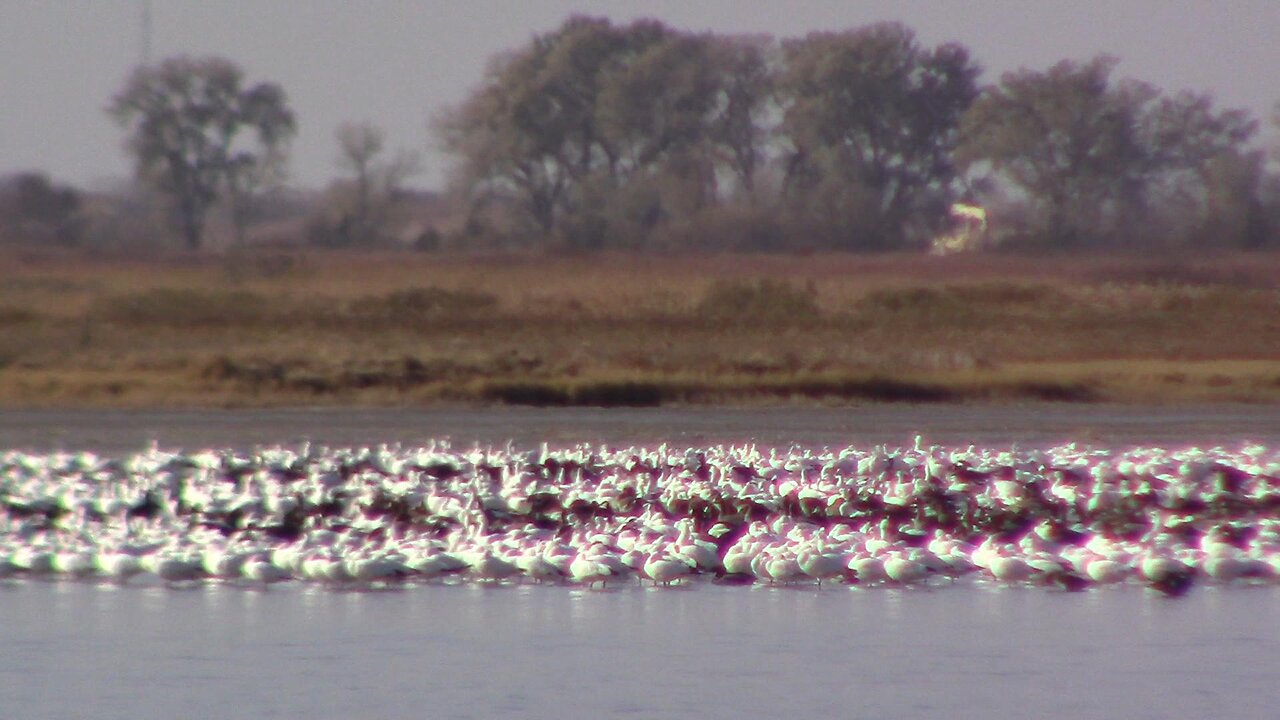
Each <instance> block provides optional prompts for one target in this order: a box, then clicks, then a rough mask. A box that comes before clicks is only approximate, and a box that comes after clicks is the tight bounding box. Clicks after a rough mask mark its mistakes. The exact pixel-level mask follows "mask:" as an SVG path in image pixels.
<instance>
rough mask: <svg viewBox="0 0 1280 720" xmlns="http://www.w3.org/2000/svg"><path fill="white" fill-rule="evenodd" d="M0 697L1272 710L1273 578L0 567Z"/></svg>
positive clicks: (170, 702) (846, 712) (1014, 712)
mask: <svg viewBox="0 0 1280 720" xmlns="http://www.w3.org/2000/svg"><path fill="white" fill-rule="evenodd" d="M0 603H3V605H4V614H3V625H2V627H3V629H2V630H0V698H4V705H5V712H4V715H5V716H6V717H20V718H32V719H34V718H67V717H85V716H87V715H86V714H87V713H89V712H90V710H91V714H92V716H93V717H95V718H99V719H102V720H106V719H109V718H122V719H123V718H129V719H130V720H149V719H151V718H156V719H157V720H159V719H161V718H165V719H168V718H175V717H211V716H214V715H217V716H221V717H264V718H267V717H307V718H312V719H315V720H319V719H322V718H334V719H335V720H337V719H345V718H426V717H432V718H491V717H522V718H597V717H607V716H629V717H663V718H691V719H692V718H697V719H699V720H715V719H717V718H724V719H726V720H729V719H737V718H743V717H842V718H845V717H847V718H928V717H941V716H946V717H949V718H957V719H963V718H991V717H1043V718H1080V717H1123V718H1164V719H1169V718H1175V719H1176V718H1206V717H1232V718H1271V717H1275V714H1274V713H1275V708H1274V703H1275V699H1276V693H1275V667H1274V660H1275V658H1276V657H1278V656H1280V630H1277V628H1278V627H1280V588H1275V587H1262V588H1237V589H1221V588H1209V587H1206V588H1198V589H1197V590H1196V591H1195V592H1193V593H1192V594H1191V595H1189V596H1188V597H1185V598H1182V599H1179V600H1176V601H1171V600H1169V599H1166V598H1163V597H1159V596H1156V595H1154V594H1151V593H1148V592H1145V591H1143V590H1140V589H1137V588H1132V587H1129V588H1113V589H1105V590H1096V591H1092V592H1088V593H1076V594H1068V593H1055V592H1049V591H1046V590H1044V589H1040V588H1025V589H1024V588H999V589H997V588H989V587H983V586H981V585H973V586H968V587H957V588H945V589H941V590H856V589H848V588H843V587H841V588H830V589H823V590H814V589H773V588H742V587H721V586H713V585H705V584H704V585H698V586H697V587H696V588H693V589H686V590H669V591H667V590H656V591H655V590H651V589H641V588H638V587H634V586H631V587H628V588H624V589H621V590H616V591H605V592H600V591H583V590H573V589H566V588H563V587H535V586H521V587H481V586H474V585H473V586H456V587H446V586H425V587H416V588H410V589H406V590H403V591H380V592H332V591H325V590H321V589H316V588H312V587H303V586H297V585H291V586H278V587H275V588H272V589H271V590H269V591H260V590H247V589H244V588H232V587H221V586H207V587H203V588H198V589H192V590H169V589H163V588H158V587H150V588H143V587H137V588H133V587H125V588H113V587H108V586H95V585H91V584H84V583H74V582H64V583H48V582H25V583H17V584H11V585H8V586H5V587H3V588H0Z"/></svg>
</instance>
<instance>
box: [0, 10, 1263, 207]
mask: <svg viewBox="0 0 1280 720" xmlns="http://www.w3.org/2000/svg"><path fill="white" fill-rule="evenodd" d="M142 8H143V0H129V1H119V0H104V1H102V2H69V1H64V0H0V52H2V53H3V55H0V174H7V173H9V172H13V171H17V170H23V169H43V170H46V171H48V172H49V173H50V174H51V175H52V176H53V177H54V178H55V179H57V180H63V181H70V182H73V183H91V182H95V181H98V180H103V179H107V178H111V177H118V176H124V175H127V174H128V173H129V171H130V170H129V168H130V165H129V162H128V160H127V158H126V157H125V156H124V154H123V152H122V150H121V147H122V144H121V132H120V130H119V128H117V127H116V126H115V125H113V124H112V122H111V121H110V120H109V119H108V118H107V117H106V115H105V114H104V113H103V111H102V108H103V107H105V106H106V104H107V102H108V100H109V98H110V97H111V95H112V94H113V93H114V92H115V91H116V90H117V89H118V88H119V87H120V85H121V84H122V82H123V81H124V78H125V77H126V76H127V74H128V72H129V70H130V69H131V68H132V67H133V66H134V65H135V64H136V63H138V62H139V60H140V58H141V57H142V45H143V43H142V39H141V38H142V33H141V29H140V28H141V25H142V23H141V18H142V16H143V12H142ZM574 12H583V13H589V14H595V15H607V16H609V17H611V18H613V19H615V20H617V21H626V20H629V19H632V18H636V17H644V16H647V17H656V18H659V19H662V20H664V21H666V22H667V23H669V24H671V25H673V26H676V27H679V28H686V29H691V30H713V31H716V32H723V33H738V32H751V33H772V34H774V35H777V36H780V37H792V36H798V35H803V34H804V33H807V32H809V31H813V30H835V29H842V28H848V27H857V26H860V25H865V24H868V23H872V22H877V21H880V20H901V21H903V22H905V23H907V24H908V25H910V26H911V27H913V28H915V30H916V31H917V33H918V35H919V38H920V39H921V41H922V42H924V43H926V44H929V45H934V44H937V43H940V42H945V41H958V42H961V43H964V44H965V45H967V46H968V47H969V48H970V49H971V50H972V51H973V53H974V56H975V57H976V58H977V59H978V61H979V62H980V63H981V64H982V65H983V67H985V68H986V69H987V73H986V75H985V77H984V80H987V81H995V80H996V79H998V77H999V74H1000V73H1002V72H1005V71H1008V70H1015V69H1018V68H1020V67H1027V68H1034V69H1043V68H1046V67H1048V66H1049V65H1051V64H1053V63H1054V62H1056V61H1058V60H1062V59H1065V58H1071V59H1087V58H1090V57H1092V56H1093V55H1096V54H1098V53H1104V52H1105V53H1110V54H1113V55H1116V56H1118V57H1120V58H1121V64H1120V67H1119V69H1118V73H1117V74H1118V75H1119V76H1127V77H1134V78H1139V79H1142V80H1148V81H1151V82H1154V83H1155V84H1157V85H1159V86H1160V87H1162V88H1164V89H1166V90H1180V89H1191V90H1207V91H1211V92H1213V93H1214V95H1215V96H1216V97H1217V98H1218V101H1219V103H1220V105H1222V106H1230V107H1246V108H1249V109H1251V110H1252V111H1253V112H1254V113H1255V115H1257V116H1258V117H1259V118H1261V119H1265V118H1267V117H1269V115H1270V108H1271V107H1273V106H1274V105H1275V103H1276V102H1277V101H1280V0H1229V1H1226V2H1210V1H1208V0H1206V1H1203V2H1188V1H1185V0H1181V1H1179V0H1108V1H1106V2H1094V1H1089V2H1085V1H1082V0H1070V1H1067V2H1036V1H1035V0H973V1H969V2H960V1H959V0H951V1H943V0H937V1H936V2H919V1H910V2H904V1H902V0H898V1H896V2H857V1H854V0H844V1H842V2H841V1H837V0H702V1H699V0H670V1H660V2H606V1H604V0H577V1H571V0H506V1H503V2H495V1H493V0H469V1H467V2H462V1H458V2H445V1H443V0H438V1H436V2H426V1H425V0H424V1H418V2H408V1H403V0H401V1H397V2H390V1H385V2H363V1H362V2H341V1H338V0H306V1H303V0H297V1H292V2H282V1H279V0H221V1H218V2H194V1H192V2H178V1H176V0H173V1H168V0H153V2H152V5H151V19H152V45H151V47H152V50H151V56H152V58H153V59H160V58H164V57H166V56H169V55H174V54H180V53H188V54H194V55H200V54H207V53H217V54H221V55H225V56H227V57H229V58H231V59H233V60H235V61H236V62H238V63H239V64H240V65H241V66H242V67H243V68H244V69H245V71H246V74H247V76H248V79H249V81H250V82H255V81H259V80H273V81H276V82H279V83H280V84H282V85H283V86H284V88H285V91H286V92H287V93H288V96H289V100H290V103H291V105H292V107H293V109H294V111H295V112H296V114H297V116H298V120H299V132H298V136H297V138H296V140H295V141H294V144H293V153H292V164H291V170H292V179H293V181H294V182H296V183H298V184H301V185H309V186H317V187H318V186H322V185H324V184H325V183H326V182H327V181H328V180H329V179H330V178H332V177H333V176H334V175H335V174H336V172H337V170H336V167H335V161H334V156H335V152H334V139H333V133H334V129H335V128H336V127H337V126H338V125H339V124H340V123H342V122H345V121H369V122H372V123H374V124H375V125H378V126H380V127H382V128H384V129H385V130H386V131H387V134H388V138H389V144H390V145H392V146H395V147H404V148H413V149H418V150H421V151H422V152H423V153H424V157H425V160H426V168H427V170H426V172H425V173H424V174H423V175H422V176H421V177H420V178H419V180H418V184H421V185H427V186H430V185H434V184H436V183H438V182H439V179H440V177H441V175H442V172H443V169H444V167H445V164H446V160H445V158H443V157H442V156H440V155H439V154H437V153H436V152H435V150H434V147H433V145H432V140H431V138H430V136H429V135H428V133H427V129H426V126H427V120H428V118H429V117H431V116H432V115H433V114H434V113H436V112H438V111H439V110H440V109H441V108H442V107H445V106H448V105H450V104H453V103H456V102H458V101H459V100H461V99H462V98H463V97H464V96H465V95H466V93H467V91H468V90H469V89H470V88H472V87H474V86H475V85H476V83H478V82H479V81H480V79H481V75H482V72H483V69H484V65H485V61H486V60H487V59H488V58H489V57H490V56H491V55H493V54H494V53H496V52H499V51H502V50H506V49H510V48H515V47H518V46H520V45H523V44H524V43H526V42H527V41H528V40H529V38H530V37H531V36H532V35H534V34H535V33H540V32H544V31H547V30H550V29H553V28H554V27H556V26H557V25H559V24H560V23H561V22H562V21H563V20H564V19H565V18H566V17H567V16H568V15H570V14H572V13H574ZM1268 132H1271V131H1270V130H1269V131H1268ZM1271 137H1274V134H1272V135H1271Z"/></svg>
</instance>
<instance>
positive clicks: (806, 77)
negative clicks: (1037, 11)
mask: <svg viewBox="0 0 1280 720" xmlns="http://www.w3.org/2000/svg"><path fill="white" fill-rule="evenodd" d="M782 50H783V55H784V62H785V70H784V71H783V73H782V75H781V77H780V79H779V81H778V93H779V96H780V98H781V99H782V102H783V104H784V106H785V116H784V118H783V121H782V124H781V127H780V128H779V133H780V135H781V137H782V138H783V139H784V140H785V142H786V143H787V144H788V145H789V148H790V149H789V152H788V153H787V155H786V157H785V167H786V191H787V193H788V196H789V203H790V204H791V206H792V207H793V208H796V207H799V208H800V210H801V212H802V214H804V213H808V214H812V211H814V210H817V211H818V214H819V215H825V214H826V213H827V212H829V211H830V210H831V209H832V208H831V207H830V205H829V204H828V203H827V201H828V200H835V201H836V204H837V205H839V204H841V202H842V201H840V200H839V198H841V197H844V198H849V199H856V202H854V203H852V204H849V205H846V206H845V207H846V210H845V211H844V212H843V217H840V218H833V219H834V220H835V226H834V228H833V230H834V232H833V233H832V235H833V237H832V238H831V241H832V242H833V243H835V244H837V245H841V246H845V247H864V248H886V247H898V246H901V245H902V243H903V242H904V241H906V240H908V239H909V238H911V237H912V236H913V235H916V234H922V233H921V232H920V231H923V230H928V229H930V228H932V227H935V226H936V225H937V224H938V223H940V222H941V221H942V219H943V218H944V217H945V213H946V207H947V205H948V204H949V202H950V199H951V197H952V195H953V193H954V190H955V188H954V181H955V176H956V172H955V167H954V165H953V162H952V151H953V150H954V148H955V146H956V144H957V142H958V137H959V135H958V128H959V123H960V118H961V116H962V115H963V113H964V112H965V111H966V110H967V109H968V107H969V106H970V104H971V103H972V102H973V101H974V99H975V98H976V97H977V95H978V88H977V84H976V81H977V77H978V73H979V68H978V66H977V65H976V64H975V63H974V62H973V61H972V60H971V59H970V57H969V52H968V51H967V50H966V49H965V48H964V47H962V46H960V45H955V44H945V45H940V46H938V47H936V48H933V49H927V48H924V47H922V46H921V45H920V44H919V43H918V42H917V41H916V38H915V33H914V32H913V31H912V30H911V29H910V28H908V27H906V26H905V25H902V24H900V23H881V24H877V25H872V26H869V27H865V28H861V29H856V30H849V31H844V32H821V33H812V34H810V35H808V36H806V37H804V38H801V39H797V40H788V41H784V42H783V44H782ZM815 198H816V199H818V200H819V201H820V202H819V204H818V206H816V207H815V206H813V201H814V199H815Z"/></svg>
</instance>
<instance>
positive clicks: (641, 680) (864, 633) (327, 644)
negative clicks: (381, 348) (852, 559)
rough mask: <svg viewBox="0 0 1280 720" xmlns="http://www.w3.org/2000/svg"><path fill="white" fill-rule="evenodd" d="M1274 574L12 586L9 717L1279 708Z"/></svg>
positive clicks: (50, 415)
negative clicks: (1161, 581)
mask: <svg viewBox="0 0 1280 720" xmlns="http://www.w3.org/2000/svg"><path fill="white" fill-rule="evenodd" d="M916 432H922V433H924V434H925V435H926V437H927V438H928V439H929V440H931V441H934V442H940V443H950V444H955V443H967V442H978V443H987V444H991V443H1024V444H1048V443H1056V442H1061V441H1064V440H1082V441H1086V442H1090V443H1094V444H1105V445H1118V444H1132V443H1144V444H1164V445H1186V444H1201V445H1209V444H1218V443H1221V444H1231V445H1235V444H1238V443H1239V442H1241V441H1243V440H1246V439H1247V440H1254V441H1261V442H1265V443H1268V444H1274V443H1277V442H1280V412H1278V411H1277V410H1276V409H1274V408H1260V407H1238V406H1223V407H1213V408H1194V409H1189V410H1187V409H1177V410H1170V411H1166V410H1151V409H1141V408H1139V409H1128V408H1108V407H1097V406H1088V407H1072V406H1026V407H1018V406H1015V407H977V408H970V407H951V406H947V407H936V408H935V407H893V408H860V409H853V410H834V409H827V410H809V409H804V410H801V409H783V410H769V411H755V410H751V411H746V410H743V411H725V410H705V411H704V410H694V411H685V410H665V409H664V410H638V411H609V412H604V411H593V410H554V411H544V410H518V411H510V412H509V411H466V410H463V411H408V410H405V411H361V412H340V411H319V412H313V411H263V412H136V413H120V412H61V411H57V412H0V447H4V448H24V449H32V450H47V449H53V448H64V449H82V448H83V449H93V450H97V451H100V452H128V451H133V450H137V449H139V448H141V447H143V446H144V445H146V444H147V443H149V442H151V441H156V442H159V443H160V444H161V445H163V446H166V447H185V448H195V447H205V446H248V445H254V444H260V443H278V442H295V441H299V440H303V439H310V440H313V441H316V442H323V443H327V444H335V445H350V444H367V443H377V442H404V443H412V442H421V441H423V440H426V439H429V438H432V437H441V436H450V437H452V438H453V439H454V440H455V442H481V443H500V442H503V441H505V440H514V441H515V442H516V443H517V444H532V443H536V442H542V441H547V442H552V443H557V444H566V443H572V442H578V441H589V442H610V443H633V442H644V443H652V442H655V441H662V440H668V441H672V442H674V443H677V444H697V443H700V442H722V441H742V440H746V439H755V440H757V441H760V442H762V443H769V444H781V443H790V442H799V443H805V444H842V445H843V444H850V443H857V444H866V443H878V442H888V443H895V444H905V443H909V442H910V439H911V436H912V435H913V434H914V433H916ZM1277 657H1280V587H1277V586H1271V585H1268V586H1265V587H1232V588H1221V587H1212V586H1204V587H1197V588H1195V589H1194V590H1193V591H1192V592H1191V593H1190V594H1189V595H1188V596H1186V597H1183V598H1179V599H1176V600H1170V599H1167V598H1163V597H1160V596H1157V595H1154V594H1152V593H1150V592H1149V591H1145V590H1143V589H1141V588H1139V587H1136V586H1125V587H1117V588H1098V589H1093V590H1090V591H1088V592H1084V593H1061V592H1053V591H1049V590H1046V589H1044V588H996V587H992V586H987V585H983V584H981V583H975V584H965V585H964V586H962V587H954V588H946V589H940V590H939V589H920V590H892V589H879V590H862V589H856V588H852V589H851V588H846V587H836V588H825V589H822V590H817V589H813V588H803V589H800V588H795V589H790V588H789V589H775V588H767V587H754V588H748V587H723V586H717V585H712V584H707V583H703V584H697V585H695V586H693V587H690V588H685V589H679V588H678V589H671V590H653V589H649V588H643V589H642V588H639V587H637V586H628V587H626V588H622V589H618V590H610V591H604V592H600V591H585V590H578V589H571V588H565V587H537V586H531V585H525V586H519V587H483V586H478V585H469V586H440V585H430V586H417V587H410V588H407V589H404V590H395V591H380V592H341V591H331V590H325V589H322V588H316V587H314V586H304V585H301V584H286V585H283V586H277V587H273V588H271V589H270V590H253V589H246V588H239V587H227V586H219V585H208V586H203V587H198V588H194V589H186V590H173V589H165V588H162V587H155V586H152V587H145V586H126V587H115V586H111V585H106V584H94V583H83V582H70V581H67V582H44V581H12V582H7V583H0V718H69V717H94V718H101V719H109V718H129V719H130V720H147V719H149V718H157V719H160V718H165V719H168V718H176V717H213V716H217V717H227V718H239V717H290V718H292V717H308V718H313V719H320V718H341V719H344V720H346V719H350V718H388V719H391V718H428V717H429V718H446V717H457V718H468V717H470V718H489V717H529V718H596V717H606V716H630V717H639V718H648V717H661V718H666V717H672V718H698V719H699V720H713V719H715V718H745V717H779V718H781V717H809V718H821V717H841V718H862V717H866V718H899V717H900V718H929V717H939V716H946V717H949V718H958V719H963V718H996V717H1027V718H1031V717H1036V718H1090V717H1123V718H1174V719H1178V718H1205V717H1233V718H1274V717H1276V710H1275V704H1276V698H1277V697H1278V695H1277V690H1276V678H1275V667H1274V661H1275V658H1277Z"/></svg>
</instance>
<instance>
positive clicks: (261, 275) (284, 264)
mask: <svg viewBox="0 0 1280 720" xmlns="http://www.w3.org/2000/svg"><path fill="white" fill-rule="evenodd" d="M298 266H299V262H298V256H297V255H294V254H293V253H289V252H278V251H261V250H246V249H236V250H232V251H230V252H228V253H227V254H226V255H225V256H224V257H223V259H222V268H223V272H224V273H225V274H226V276H227V279H228V280H231V281H232V282H242V281H245V280H278V279H280V278H284V277H287V276H289V275H290V274H292V273H293V272H294V271H295V270H297V268H298Z"/></svg>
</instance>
